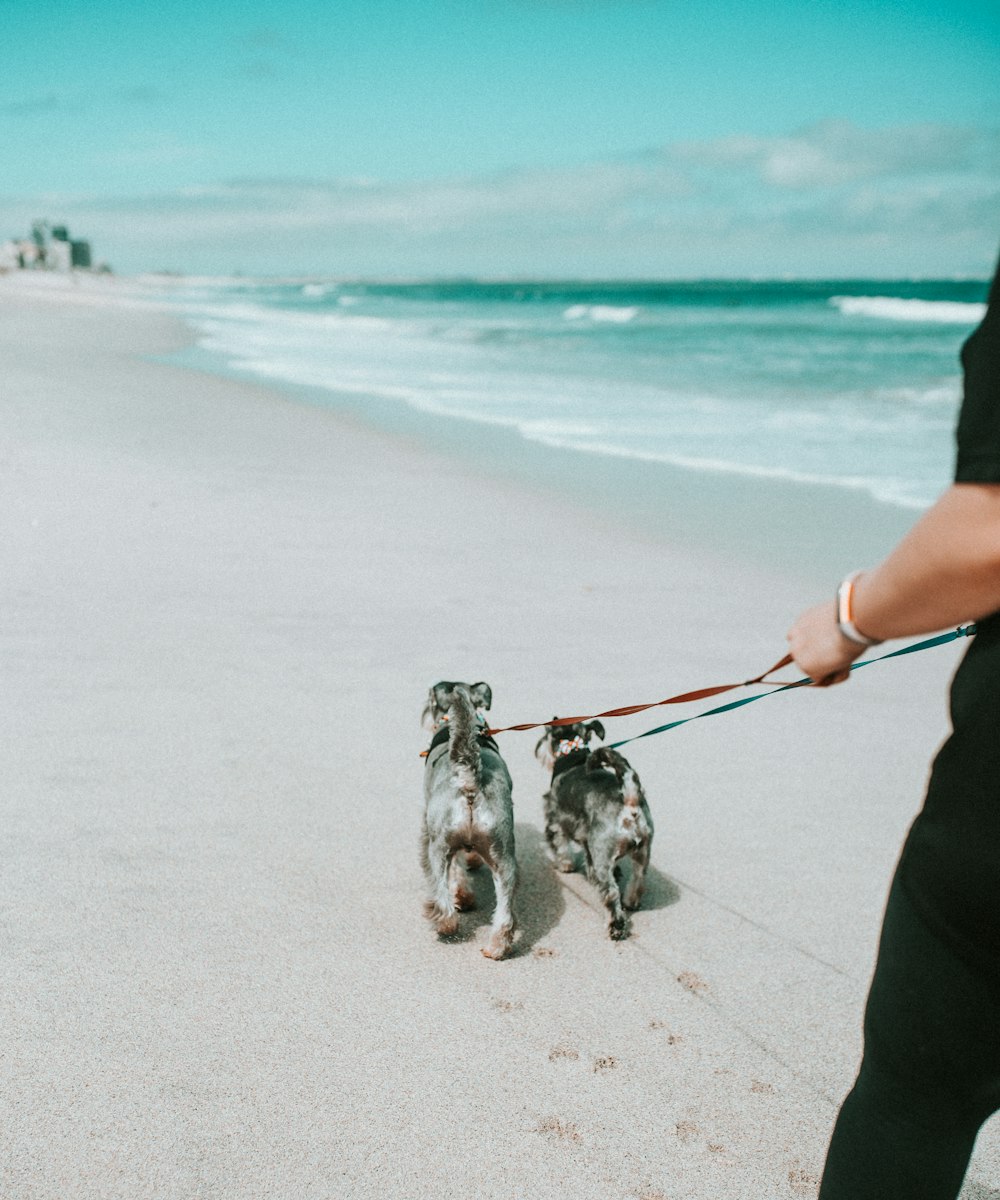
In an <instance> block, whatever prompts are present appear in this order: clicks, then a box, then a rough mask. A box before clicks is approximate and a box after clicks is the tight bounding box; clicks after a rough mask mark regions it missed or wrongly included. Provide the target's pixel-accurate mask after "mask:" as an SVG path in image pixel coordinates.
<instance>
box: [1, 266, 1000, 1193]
mask: <svg viewBox="0 0 1000 1200" xmlns="http://www.w3.org/2000/svg"><path fill="white" fill-rule="evenodd" d="M115 295H116V293H115V292H114V291H113V290H110V291H107V292H102V293H101V294H100V297H99V299H98V301H97V302H84V303H73V302H72V301H71V300H70V299H68V298H67V297H66V296H57V295H56V294H55V293H54V292H51V293H49V294H48V295H47V296H46V297H45V298H44V299H43V298H42V297H41V296H39V297H38V298H37V299H36V298H34V297H28V298H27V302H24V303H22V302H21V301H22V300H23V299H24V293H23V291H22V292H21V293H20V295H19V294H18V292H17V290H16V289H11V288H9V287H8V286H7V285H6V283H5V281H3V280H0V309H3V310H5V311H3V313H2V315H3V317H4V320H3V322H0V349H2V350H3V352H4V353H3V354H2V356H0V362H2V363H3V367H2V368H0V369H2V372H3V378H4V387H3V397H4V399H3V423H4V438H3V445H2V449H0V455H2V460H3V464H4V472H3V475H2V479H0V493H2V494H0V501H2V502H3V505H4V509H5V511H6V512H7V513H8V514H9V521H8V524H9V530H8V536H7V537H6V538H5V539H4V542H3V544H2V545H0V577H2V578H4V580H5V600H6V604H5V607H6V610H7V612H8V613H9V620H8V622H7V623H6V625H5V628H4V629H3V630H2V631H0V655H2V660H3V662H4V664H5V675H6V676H7V679H8V684H9V712H8V713H6V714H5V719H6V721H7V725H8V730H9V738H8V748H9V756H10V764H11V767H10V770H11V780H12V786H11V787H10V788H9V789H8V790H7V793H6V795H5V797H4V799H3V801H2V802H0V803H2V805H3V816H4V828H5V829H6V830H7V831H8V836H7V838H6V839H5V843H4V856H5V857H4V870H3V871H2V872H0V902H2V903H3V905H4V910H5V912H6V913H7V914H8V923H9V929H10V941H9V946H8V950H7V955H8V977H9V979H10V980H11V987H10V988H9V989H5V991H4V993H3V994H0V1016H2V1017H3V1029H4V1030H5V1031H6V1032H5V1033H4V1034H0V1046H2V1049H3V1053H4V1057H5V1059H6V1061H7V1062H8V1064H9V1069H8V1070H7V1071H6V1072H5V1078H4V1080H3V1081H2V1082H0V1120H2V1121H3V1123H4V1127H5V1128H6V1129H7V1130H8V1134H7V1140H8V1144H9V1145H10V1147H11V1148H12V1150H11V1153H10V1155H9V1156H8V1157H7V1158H6V1159H5V1160H4V1161H3V1162H0V1183H2V1185H3V1186H2V1190H3V1192H4V1195H5V1196H10V1197H12V1198H13V1200H21V1198H22V1197H23V1198H25V1200H27V1198H28V1197H30V1198H31V1200H41V1198H43V1197H50V1196H51V1197H52V1198H53V1200H55V1198H56V1197H58V1198H59V1200H76V1198H77V1197H79V1198H80V1200H84V1198H85V1200H97V1197H100V1198H101V1200H108V1198H109V1197H118V1196H121V1197H122V1198H123V1200H124V1198H125V1197H132V1196H135V1195H143V1196H148V1197H151V1198H156V1200H159V1198H160V1197H164V1198H167V1197H169V1198H170V1200H173V1198H174V1197H176V1198H177V1200H180V1198H181V1197H186V1196H190V1195H192V1194H199V1193H203V1194H210V1195H213V1196H217V1197H220V1198H223V1200H229V1198H230V1197H231V1198H232V1200H236V1198H237V1197H239V1198H241V1200H242V1198H243V1197H256V1196H263V1195H273V1196H278V1197H282V1198H284V1197H288V1200H292V1197H299V1196H306V1195H316V1196H321V1195H322V1196H327V1195H344V1196H348V1195H349V1196H359V1197H363V1196H373V1197H374V1196H384V1195H403V1194H405V1195H408V1196H411V1195H412V1196H414V1197H415V1198H419V1197H424V1196H427V1197H437V1198H439V1197H441V1196H443V1195H449V1194H472V1193H473V1192H475V1193H476V1194H479V1195H483V1196H484V1197H487V1198H488V1200H510V1197H511V1196H512V1195H520V1194H524V1195H533V1196H538V1197H540V1198H542V1200H547V1198H548V1197H552V1198H553V1200H554V1198H555V1197H563V1196H564V1195H565V1189H566V1179H567V1178H569V1179H572V1180H573V1191H574V1196H575V1198H576V1200H636V1198H637V1197H643V1196H645V1197H651V1196H654V1195H656V1194H657V1193H659V1194H660V1195H665V1196H670V1197H671V1200H681V1198H684V1200H716V1197H718V1196H721V1195H747V1196H754V1197H758V1196H759V1197H767V1198H768V1200H770V1198H771V1197H785V1196H788V1197H796V1196H810V1195H814V1194H815V1186H816V1180H817V1178H818V1171H819V1169H820V1166H821V1163H822V1157H823V1152H824V1149H825V1145H826V1139H827V1137H828V1135H829V1131H830V1128H831V1125H832V1121H833V1116H834V1113H835V1109H836V1105H837V1103H838V1102H839V1100H840V1098H841V1096H842V1095H843V1093H844V1091H846V1088H847V1087H848V1086H849V1085H850V1082H851V1079H852V1076H853V1071H854V1069H855V1066H856V1062H857V1054H858V1049H859V1039H860V1025H861V1012H862V1004H863V999H864V994H865V991H866V986H867V979H868V973H869V972H870V969H871V964H872V962H873V959H874V953H875V937H876V933H877V928H878V922H879V917H880V913H881V905H882V902H883V898H884V894H885V889H886V887H887V885H888V879H889V873H890V871H891V868H892V864H893V861H894V859H895V855H896V853H897V852H898V847H899V844H900V841H901V838H902V836H903V833H904V831H905V828H906V826H907V825H908V823H909V821H910V820H911V819H912V816H913V814H914V813H915V811H916V809H917V807H918V805H919V800H920V793H921V790H922V786H923V780H924V777H925V774H926V769H927V763H928V760H929V757H930V754H931V753H932V751H933V748H934V746H935V745H936V743H937V741H938V740H939V739H940V737H941V736H942V734H943V733H944V730H945V721H946V713H945V687H946V684H947V679H948V676H949V674H950V672H951V670H952V669H953V666H954V663H955V661H956V660H957V654H958V651H959V649H960V648H956V649H955V652H954V653H953V652H952V650H951V648H945V649H942V650H940V651H935V652H933V653H928V654H924V655H914V656H912V657H910V658H904V659H900V660H896V662H895V663H894V664H884V665H882V666H880V667H879V668H878V669H877V670H876V671H865V672H863V673H862V675H861V678H859V679H858V680H857V681H852V683H851V684H850V685H847V686H845V687H844V688H842V689H834V691H833V692H831V693H828V694H818V693H807V692H805V691H799V692H791V693H788V694H787V695H784V696H780V697H776V698H775V699H774V700H773V701H771V702H770V703H769V704H762V705H752V706H749V708H747V709H744V710H741V711H740V713H738V714H733V715H731V716H724V717H720V718H719V719H718V720H717V721H715V720H713V721H705V722H696V723H695V724H693V725H691V726H687V727H685V728H684V729H683V730H679V731H677V732H676V733H672V734H669V735H666V736H663V737H659V738H653V739H649V741H647V742H644V743H640V744H638V745H636V746H634V747H630V748H629V751H628V753H629V757H630V760H631V761H632V762H633V764H634V766H635V767H636V769H637V770H638V771H639V773H640V774H641V777H642V779H643V782H644V785H645V788H646V791H647V793H648V795H649V798H650V804H651V807H652V810H653V814H654V820H655V821H656V826H657V832H656V839H655V841H654V845H653V868H654V870H653V872H652V882H651V884H650V890H649V895H648V897H647V902H646V903H645V904H644V906H643V908H642V910H641V911H640V912H639V913H638V914H637V915H636V917H635V920H634V932H633V936H632V938H631V939H630V940H628V941H627V942H624V943H621V944H620V945H613V944H612V943H611V942H610V941H609V940H608V939H607V937H606V935H605V932H604V929H603V921H602V918H601V914H600V911H599V905H598V904H597V901H596V897H595V895H594V893H593V889H592V888H591V887H590V886H589V885H588V884H587V882H586V880H584V879H582V878H580V877H576V876H556V875H555V874H554V873H553V872H552V871H551V869H550V868H549V866H548V864H547V863H546V861H545V857H544V848H543V839H542V836H541V800H540V797H541V793H542V791H543V790H544V787H545V783H546V780H545V777H544V774H543V772H542V771H541V770H540V768H539V767H538V764H537V763H536V762H535V761H534V758H533V754H532V748H533V746H534V739H533V738H532V736H531V735H528V736H523V735H516V734H508V735H503V745H502V749H503V752H504V755H505V757H506V759H507V761H508V763H509V765H510V768H511V772H512V774H513V776H514V780H515V806H516V807H515V815H516V820H517V838H518V858H519V861H520V864H521V869H522V888H521V895H520V906H521V924H522V933H521V940H520V943H519V952H518V954H517V955H516V956H515V957H514V958H513V959H511V960H510V961H509V962H506V963H501V964H494V963H488V962H486V961H485V960H484V959H483V958H482V957H481V956H480V954H479V949H478V946H479V943H480V942H481V940H482V937H483V932H484V931H483V927H482V922H483V920H484V919H485V915H486V914H482V913H477V914H473V915H472V916H471V917H469V918H466V919H465V923H464V925H463V936H462V939H461V940H460V941H459V942H457V943H456V944H439V943H437V942H436V941H435V939H434V937H433V936H432V934H431V933H430V931H429V929H428V927H427V925H426V923H425V921H424V919H423V917H422V915H421V912H420V900H421V890H422V889H421V880H420V877H419V868H418V863H417V827H418V819H419V818H418V814H419V796H420V765H419V759H418V758H417V752H418V750H419V749H421V748H422V745H423V742H424V738H423V734H422V731H421V730H420V728H419V712H420V708H421V706H422V702H423V698H424V695H425V693H426V688H427V686H428V685H429V684H430V683H431V682H433V680H434V679H437V678H472V677H474V678H484V679H487V680H488V681H489V682H490V684H491V685H492V686H493V690H494V697H495V701H494V708H493V711H492V713H491V716H493V717H495V719H496V722H497V723H498V724H504V725H505V724H509V723H511V722H513V721H520V720H532V719H540V718H541V719H544V717H545V716H546V715H549V714H551V712H552V711H557V710H558V708H560V707H562V706H564V705H566V704H573V705H579V706H580V711H587V710H590V711H597V710H599V709H601V708H604V707H608V706H610V705H612V704H617V703H627V702H642V701H646V700H651V699H654V698H655V697H656V696H658V695H667V694H670V693H671V692H674V691H677V690H680V689H681V688H683V687H696V686H701V685H706V684H712V683H720V682H724V681H726V680H728V679H731V678H733V677H737V678H738V677H740V676H741V675H742V676H744V677H745V676H746V674H749V673H751V672H752V671H754V669H756V670H762V669H763V668H764V667H766V666H768V665H770V663H771V662H773V661H774V659H775V658H776V657H778V654H779V653H780V652H781V650H782V648H783V640H782V639H783V634H784V628H785V625H786V623H787V619H788V616H789V615H793V614H794V611H795V610H796V609H797V607H798V606H800V605H801V604H803V603H807V602H809V601H810V600H812V599H813V598H814V596H815V589H814V584H813V582H812V581H811V580H809V579H802V578H798V577H795V576H792V575H789V574H786V573H785V572H784V571H783V570H777V569H775V570H771V569H768V567H767V566H766V565H765V564H760V563H758V564H757V565H756V566H754V567H750V566H747V567H744V566H743V565H738V566H737V565H734V564H738V563H740V559H739V558H738V556H737V554H736V553H735V551H734V552H733V553H732V554H730V555H728V556H727V554H725V553H723V554H721V555H720V554H716V553H714V552H712V551H710V549H709V548H708V547H707V546H706V545H704V544H702V545H701V546H700V549H699V550H698V551H697V552H695V551H692V550H691V549H690V548H689V547H688V545H687V544H686V543H685V542H684V541H683V540H681V539H676V540H674V539H672V536H671V534H670V532H669V531H664V530H663V529H661V528H657V529H656V531H655V536H654V535H653V534H652V533H651V532H650V526H649V525H645V526H643V525H642V523H639V526H638V529H639V531H638V532H631V531H630V529H629V528H628V527H625V526H623V525H622V524H621V523H620V522H619V513H618V511H617V510H616V511H615V512H610V511H609V510H608V508H607V506H604V505H598V506H597V507H596V508H591V507H587V506H586V505H584V504H582V503H578V502H577V501H576V499H575V498H572V497H571V498H566V497H564V496H562V495H560V494H557V493H556V492H549V491H548V490H547V489H546V488H545V487H543V486H536V485H534V484H532V485H530V486H525V485H524V483H523V479H522V475H527V476H530V473H531V470H532V469H533V468H532V464H531V463H530V462H528V461H527V456H525V461H524V462H521V461H519V462H518V464H517V467H518V469H517V471H512V472H511V473H510V474H507V475H505V474H504V473H503V471H501V470H500V466H504V467H505V469H507V468H509V465H510V464H509V462H508V459H509V457H510V453H509V450H505V451H504V452H503V453H502V454H499V460H500V461H499V466H498V469H497V471H496V472H493V471H491V470H489V469H486V470H484V469H483V467H482V465H481V464H480V463H479V461H478V459H476V458H475V457H473V458H471V459H470V458H468V457H467V458H465V459H463V458H462V457H461V456H460V454H459V453H456V452H457V451H460V450H461V445H462V438H458V444H456V446H455V448H454V450H455V451H456V452H453V451H452V448H450V447H449V446H447V445H444V446H442V445H439V444H438V445H429V444H428V443H435V442H436V437H437V431H435V433H434V434H432V433H430V432H428V433H426V434H424V433H421V432H420V431H418V430H410V431H406V432H405V433H404V434H403V435H402V436H401V435H399V434H398V433H396V434H390V433H388V432H385V431H382V430H379V429H372V428H371V427H370V426H369V425H366V424H365V423H364V422H363V421H362V420H361V418H360V416H358V415H357V414H352V413H347V414H344V413H340V412H331V411H329V410H328V409H325V408H323V407H321V406H318V405H314V404H305V403H302V402H300V400H299V399H298V398H297V397H296V395H295V394H294V393H289V392H288V391H286V390H285V389H275V388H272V387H267V386H264V385H260V384H257V383H254V384H250V383H247V382H245V381H242V380H241V381H236V380H233V379H230V378H226V377H224V376H221V375H211V374H206V373H204V372H201V371H197V370H195V369H193V368H192V367H191V366H186V367H182V366H180V365H177V363H176V362H175V361H173V360H172V357H171V356H174V355H176V354H177V353H178V352H180V351H181V345H182V343H183V341H184V339H183V337H182V335H181V333H180V328H179V326H178V325H177V324H176V322H175V319H174V317H173V316H172V315H169V314H167V315H166V316H164V314H162V313H157V312H155V311H153V310H151V309H149V308H148V307H145V306H141V305H140V306H139V307H135V306H133V307H128V305H125V306H122V305H121V304H119V303H118V302H117V301H115V299H114V297H115ZM164 356H167V357H168V361H167V362H164V361H162V359H163V358H164ZM517 457H518V458H519V459H520V457H521V456H517ZM594 486H595V487H596V485H594ZM652 486H653V484H652V483H651V482H648V483H644V484H643V487H649V488H652ZM588 487H590V484H588ZM515 515H516V520H515V519H514V517H515ZM705 519H706V520H707V519H708V517H707V516H706V517H705ZM734 540H738V538H736V539H734ZM846 565H848V566H854V565H856V564H855V563H854V562H850V563H848V564H846ZM824 576H825V572H824ZM700 707H702V706H694V708H695V709H696V710H697V709H700ZM672 711H674V712H676V713H677V715H679V716H680V715H688V714H689V711H690V710H689V708H688V707H686V706H685V708H683V709H681V710H676V709H675V710H672ZM656 723H659V722H658V721H657V719H656V715H655V713H644V714H640V715H638V716H637V717H633V718H628V719H625V720H623V721H621V722H620V723H616V724H615V727H614V731H613V732H614V735H615V736H616V737H618V736H622V737H624V736H630V735H631V734H633V733H637V732H641V731H642V730H643V729H646V728H648V727H649V726H651V725H653V724H656ZM489 890H490V889H489V886H488V885H484V886H482V888H481V893H482V894H481V899H482V900H483V901H484V902H485V903H486V904H488V903H489ZM456 1081H458V1083H457V1084H456ZM456 1091H457V1092H458V1095H457V1096H456ZM459 1142H460V1144H461V1146H462V1153H461V1154H460V1155H457V1156H456V1155H454V1154H453V1153H451V1151H450V1150H449V1147H452V1146H454V1145H456V1144H458V1143H459ZM483 1162H502V1163H503V1164H504V1166H503V1170H502V1171H501V1172H499V1173H497V1174H496V1175H492V1174H487V1175H486V1176H485V1177H484V1175H483V1171H482V1167H481V1164H482V1163H483ZM997 1177H1000V1122H997V1121H993V1122H991V1124H990V1125H989V1126H988V1127H987V1128H986V1129H985V1130H984V1132H983V1134H982V1136H981V1138H980V1143H979V1146H978V1147H977V1151H976V1155H975V1157H974V1159H973V1165H972V1169H971V1173H970V1180H969V1184H968V1185H967V1187H966V1190H965V1192H964V1193H963V1196H964V1197H965V1200H985V1197H986V1196H988V1195H989V1190H988V1185H987V1183H986V1181H987V1180H990V1179H996V1178H997Z"/></svg>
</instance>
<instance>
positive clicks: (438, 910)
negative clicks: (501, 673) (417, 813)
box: [420, 682, 517, 958]
mask: <svg viewBox="0 0 1000 1200" xmlns="http://www.w3.org/2000/svg"><path fill="white" fill-rule="evenodd" d="M492 699H493V694H492V692H491V691H490V688H489V686H488V685H487V684H485V683H472V684H469V683H448V682H442V683H436V684H435V685H434V686H433V687H432V688H431V690H430V694H429V695H428V697H427V704H426V706H425V708H424V712H423V725H424V728H425V729H429V730H431V731H432V733H433V735H434V736H433V737H432V739H431V744H430V748H429V750H428V751H427V761H426V764H425V767H424V819H423V827H422V830H421V836H420V861H421V864H422V865H423V868H424V875H425V877H426V879H427V889H428V893H429V895H428V899H427V901H426V904H425V910H426V912H427V916H428V917H429V918H430V920H431V921H432V922H433V924H434V927H435V929H436V930H437V932H438V934H439V936H441V937H449V936H451V935H452V934H454V933H455V932H457V930H458V914H459V912H461V911H464V910H466V909H470V908H473V907H474V906H475V902H476V898H475V894H474V893H473V891H472V888H471V886H470V884H469V878H468V875H467V874H466V868H467V867H478V866H479V865H480V864H481V863H483V862H485V863H486V865H487V866H488V867H489V869H490V871H491V872H492V875H493V883H494V885H495V888H496V910H495V911H494V914H493V924H492V926H491V928H490V938H489V942H488V944H487V945H486V946H485V948H484V949H483V954H485V955H486V957H487V958H505V957H506V956H507V955H508V954H509V953H510V951H511V947H512V946H513V944H514V932H515V929H516V923H515V920H514V891H515V889H516V888H517V860H516V859H515V857H514V806H513V802H512V800H511V790H512V786H513V785H512V784H511V778H510V773H509V772H508V770H507V764H506V763H505V762H504V760H503V759H502V758H501V757H500V751H499V750H498V749H497V745H496V743H495V742H494V741H493V739H492V738H491V737H489V736H488V735H487V734H486V733H485V719H484V718H483V717H482V715H481V714H482V712H484V711H485V710H487V709H488V708H489V707H490V704H491V703H492ZM462 855H464V856H465V863H464V864H463V862H462V857H461V856H462Z"/></svg>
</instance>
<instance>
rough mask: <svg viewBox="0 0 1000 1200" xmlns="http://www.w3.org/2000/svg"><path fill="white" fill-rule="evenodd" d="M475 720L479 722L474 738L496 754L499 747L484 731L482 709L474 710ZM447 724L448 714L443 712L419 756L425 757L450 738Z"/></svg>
mask: <svg viewBox="0 0 1000 1200" xmlns="http://www.w3.org/2000/svg"><path fill="white" fill-rule="evenodd" d="M476 721H477V722H478V724H479V728H478V729H477V730H476V739H477V741H478V742H479V744H480V746H485V747H486V748H487V749H488V750H495V751H496V752H497V754H499V753H500V747H499V746H498V745H497V744H496V742H495V741H494V740H493V739H492V738H491V737H490V735H489V734H488V733H486V718H485V717H484V716H483V710H482V709H477V710H476ZM448 725H449V722H448V714H447V713H445V715H444V716H443V717H442V718H441V720H440V721H438V723H437V725H436V726H435V729H434V734H433V736H432V737H431V741H430V745H429V746H428V747H427V749H426V750H421V751H420V757H421V758H426V757H427V756H428V755H429V754H430V752H431V751H432V750H436V749H437V748H438V746H443V745H444V744H445V743H446V742H447V741H448V740H449V739H450V738H451V730H450V729H449V728H448Z"/></svg>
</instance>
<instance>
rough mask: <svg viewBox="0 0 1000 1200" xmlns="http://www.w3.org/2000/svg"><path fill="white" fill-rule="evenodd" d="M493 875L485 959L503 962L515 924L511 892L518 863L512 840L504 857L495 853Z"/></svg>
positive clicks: (492, 860) (492, 863) (510, 944)
mask: <svg viewBox="0 0 1000 1200" xmlns="http://www.w3.org/2000/svg"><path fill="white" fill-rule="evenodd" d="M489 866H490V870H491V871H492V872H493V886H494V888H495V889H496V894H497V904H496V909H495V910H494V912H493V924H492V925H491V926H490V940H489V942H488V943H487V944H486V945H485V946H484V947H483V954H484V955H485V956H486V957H487V958H495V959H500V958H506V957H507V955H508V954H509V953H510V952H511V949H512V947H513V945H514V933H515V932H516V930H517V922H516V920H515V918H514V892H515V891H516V890H517V860H516V859H515V858H514V845H513V839H512V840H511V844H510V846H509V847H504V853H502V854H500V853H494V854H493V855H492V856H491V861H490V863H489Z"/></svg>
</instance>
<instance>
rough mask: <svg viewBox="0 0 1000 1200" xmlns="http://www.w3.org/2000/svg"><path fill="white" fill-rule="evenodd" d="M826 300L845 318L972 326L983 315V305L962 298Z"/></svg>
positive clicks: (871, 297) (860, 297) (984, 312)
mask: <svg viewBox="0 0 1000 1200" xmlns="http://www.w3.org/2000/svg"><path fill="white" fill-rule="evenodd" d="M830 303H831V304H832V305H833V306H834V308H837V309H839V310H840V311H841V312H842V313H843V314H844V316H845V317H876V318H878V319H879V320H882V321H926V322H930V323H932V324H938V325H975V324H976V323H977V322H978V321H981V320H982V319H983V317H984V316H985V314H986V305H985V304H972V303H969V302H967V301H962V300H904V299H902V298H900V297H898V296H831V297H830Z"/></svg>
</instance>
